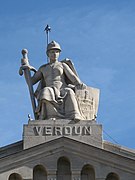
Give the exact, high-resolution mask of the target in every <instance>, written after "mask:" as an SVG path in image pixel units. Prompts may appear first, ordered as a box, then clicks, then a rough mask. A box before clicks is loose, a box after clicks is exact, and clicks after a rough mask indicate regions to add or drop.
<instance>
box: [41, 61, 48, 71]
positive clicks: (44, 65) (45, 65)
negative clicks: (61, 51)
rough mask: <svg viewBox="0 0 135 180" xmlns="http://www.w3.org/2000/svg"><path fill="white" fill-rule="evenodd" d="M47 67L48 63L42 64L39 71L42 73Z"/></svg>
mask: <svg viewBox="0 0 135 180" xmlns="http://www.w3.org/2000/svg"><path fill="white" fill-rule="evenodd" d="M47 66H48V63H47V64H43V65H42V66H40V67H39V71H42V70H43V69H44V68H46V67H47Z"/></svg>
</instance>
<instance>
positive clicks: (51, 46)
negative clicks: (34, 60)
mask: <svg viewBox="0 0 135 180" xmlns="http://www.w3.org/2000/svg"><path fill="white" fill-rule="evenodd" d="M50 50H58V51H59V52H61V47H60V45H59V44H58V43H57V42H55V41H52V42H50V43H49V44H48V45H47V50H46V54H47V56H48V52H49V51H50Z"/></svg>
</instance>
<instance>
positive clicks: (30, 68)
mask: <svg viewBox="0 0 135 180" xmlns="http://www.w3.org/2000/svg"><path fill="white" fill-rule="evenodd" d="M26 69H28V70H30V71H34V72H37V70H36V69H35V68H34V67H32V66H30V65H22V66H21V67H20V69H19V74H20V76H22V75H23V71H24V70H26Z"/></svg>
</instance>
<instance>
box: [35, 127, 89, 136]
mask: <svg viewBox="0 0 135 180" xmlns="http://www.w3.org/2000/svg"><path fill="white" fill-rule="evenodd" d="M33 132H34V135H35V136H62V135H65V136H70V135H72V136H79V135H81V136H84V135H85V136H89V135H91V126H34V127H33Z"/></svg>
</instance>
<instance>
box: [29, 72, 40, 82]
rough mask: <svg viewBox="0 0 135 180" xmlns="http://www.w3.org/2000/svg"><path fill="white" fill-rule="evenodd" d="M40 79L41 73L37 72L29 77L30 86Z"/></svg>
mask: <svg viewBox="0 0 135 180" xmlns="http://www.w3.org/2000/svg"><path fill="white" fill-rule="evenodd" d="M41 78H42V73H41V71H37V72H36V73H35V74H34V75H33V76H32V77H31V82H32V84H33V85H34V84H36V83H37V82H38V81H40V80H41Z"/></svg>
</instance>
